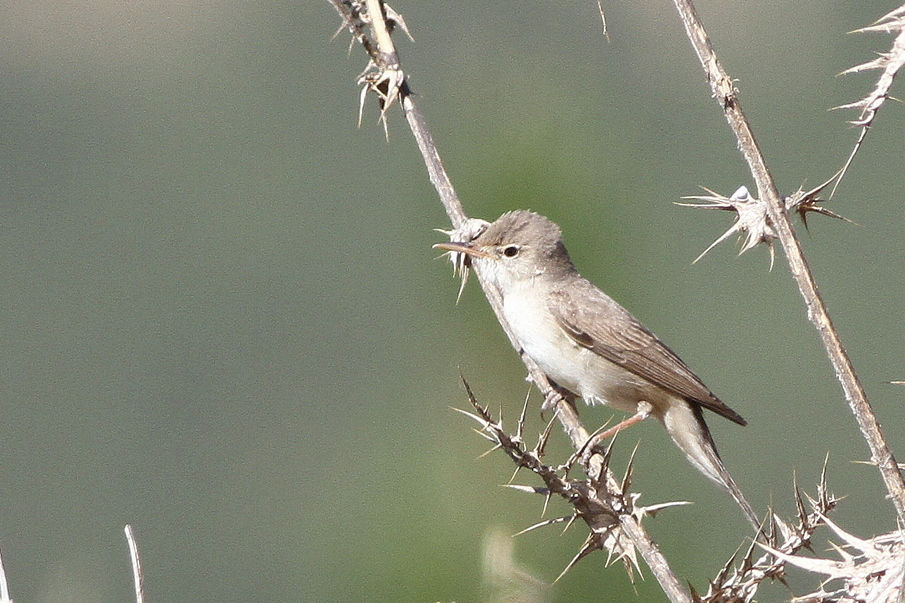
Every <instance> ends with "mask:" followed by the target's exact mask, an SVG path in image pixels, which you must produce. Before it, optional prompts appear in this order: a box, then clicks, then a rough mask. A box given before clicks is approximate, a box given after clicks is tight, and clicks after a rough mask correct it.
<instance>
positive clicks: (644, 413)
mask: <svg viewBox="0 0 905 603" xmlns="http://www.w3.org/2000/svg"><path fill="white" fill-rule="evenodd" d="M653 411H654V407H653V406H651V404H650V402H646V401H644V400H641V401H640V402H638V410H636V411H635V414H633V415H632V416H630V417H629V418H627V419H623V420H622V421H620V422H619V423H617V424H616V425H613V426H612V427H610V428H609V429H607V430H606V431H603V432H601V433H595V434H593V435H592V436H591V437H589V438H588V441H587V442H585V445H584V446H582V450H584V451H586V452H585V454H590V453H591V452H593V451H594V449H595V448H597V445H598V444H600V443H601V442H603V441H605V440H608V439H609V438H612V437H613V436H615V435H616V434H617V433H619V432H620V431H622V430H623V429H625V428H626V427H631V426H632V425H634V424H635V423H640V422H641V421H643V420H644V419H646V418H647V417H649V416H650V414H651V413H652V412H653Z"/></svg>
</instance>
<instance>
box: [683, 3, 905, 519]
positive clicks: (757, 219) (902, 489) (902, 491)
mask: <svg viewBox="0 0 905 603" xmlns="http://www.w3.org/2000/svg"><path fill="white" fill-rule="evenodd" d="M674 2H675V5H676V8H678V10H679V14H680V15H681V17H682V22H683V24H684V25H685V30H686V33H687V34H688V37H689V39H690V40H691V42H692V46H693V47H694V49H695V52H696V53H697V55H698V58H699V60H700V62H701V65H702V67H703V68H704V72H705V73H706V74H707V79H708V81H709V82H710V86H711V90H712V92H713V95H714V97H715V98H716V99H717V101H718V102H719V104H720V107H721V108H722V110H723V113H724V115H725V116H726V119H727V121H728V122H729V125H730V126H731V127H732V130H733V132H734V133H735V136H736V138H737V140H738V144H739V148H740V150H741V151H742V155H743V156H744V157H745V160H746V161H747V163H748V167H749V169H750V170H751V175H752V176H753V178H754V181H755V183H756V184H757V199H753V198H751V196H750V195H749V194H747V191H744V194H738V193H737V194H736V195H733V197H729V198H726V197H716V196H714V197H712V198H704V199H703V200H705V201H708V202H709V204H708V205H706V206H707V207H717V208H719V209H732V210H735V211H736V212H737V213H738V219H737V222H736V224H735V225H734V226H733V227H732V228H731V229H730V230H729V232H727V234H725V235H723V237H721V239H720V240H722V239H723V238H725V237H727V236H729V235H730V234H731V233H732V232H740V233H741V232H744V233H746V235H747V239H746V242H745V247H744V248H743V250H744V249H748V248H750V247H753V246H754V245H756V244H757V243H760V242H764V243H767V244H772V242H773V240H774V239H776V240H778V241H779V242H780V244H781V245H782V247H783V251H784V252H785V255H786V259H787V261H788V262H789V268H790V271H791V272H792V277H793V278H794V279H795V282H796V283H797V284H798V288H799V290H800V291H801V295H802V297H803V298H804V301H805V305H806V306H807V311H808V318H809V319H810V320H811V322H812V323H813V324H814V326H815V327H816V328H817V331H818V332H819V334H820V337H821V339H822V341H823V344H824V347H825V348H826V352H827V355H828V356H829V358H830V362H831V363H832V365H833V368H834V369H835V372H836V377H837V379H839V382H840V383H841V384H842V389H843V391H844V392H845V396H846V399H847V400H848V402H849V405H850V407H851V409H852V412H853V413H854V415H855V418H856V420H857V421H858V426H859V427H860V429H861V433H862V435H863V436H864V439H865V440H866V441H867V444H868V446H869V447H870V450H871V461H872V462H873V463H875V464H876V465H877V467H878V468H879V470H880V474H881V475H882V477H883V481H884V482H885V484H886V489H887V491H888V492H889V495H890V498H891V499H892V502H893V505H895V509H896V512H897V514H898V517H899V521H900V523H903V524H905V481H903V479H902V475H901V473H900V472H899V469H898V466H897V464H896V461H895V457H894V456H893V454H892V450H891V449H890V447H889V445H888V444H887V442H886V439H885V438H884V436H883V433H882V431H881V430H880V424H879V422H878V421H877V418H876V415H875V414H874V412H873V409H872V407H871V405H870V402H869V401H868V400H867V395H866V393H865V391H864V388H863V387H862V385H861V382H860V381H859V379H858V376H857V374H856V373H855V369H854V367H853V366H852V363H851V360H850V359H849V357H848V354H847V353H846V351H845V348H844V347H843V345H842V341H841V340H840V338H839V334H838V332H837V331H836V329H835V327H834V326H833V323H832V320H831V319H830V315H829V313H828V311H827V308H826V304H825V303H824V301H823V299H822V298H821V296H820V293H819V292H818V290H817V284H816V282H815V281H814V277H813V275H812V274H811V271H810V269H809V268H808V263H807V261H806V260H805V257H804V252H803V250H802V248H801V244H800V242H799V240H798V237H797V235H796V234H795V230H794V228H793V227H792V222H791V220H790V217H789V214H790V211H794V212H796V213H799V214H801V215H802V216H804V214H805V213H807V212H808V211H816V212H818V213H824V214H826V213H827V211H826V210H823V211H821V210H822V209H823V208H819V207H818V206H816V203H817V201H818V200H817V198H816V195H817V194H818V193H819V192H820V190H821V189H823V188H824V187H825V186H826V185H827V184H829V182H831V181H832V179H831V180H830V181H827V182H826V183H824V184H822V185H821V186H820V187H818V188H817V189H814V190H813V191H809V192H807V193H796V194H795V195H792V196H791V198H790V199H791V201H790V200H789V199H787V198H785V197H782V196H781V195H780V194H779V191H778V190H777V188H776V184H775V182H774V181H773V176H772V175H771V173H770V171H769V170H768V169H767V165H766V162H765V160H764V157H763V155H762V154H761V152H760V148H759V147H758V145H757V141H756V140H755V138H754V133H753V132H752V131H751V126H750V124H749V123H748V121H747V119H746V118H745V115H744V113H743V112H742V108H741V104H740V102H739V98H738V91H737V90H736V89H735V85H734V84H733V81H732V79H731V78H730V77H729V75H728V74H727V73H726V72H725V70H724V69H723V67H722V65H720V62H719V60H718V59H717V56H716V53H715V52H714V50H713V46H712V45H711V43H710V39H709V38H708V36H707V33H706V32H705V31H704V27H703V25H702V24H701V21H700V19H698V16H697V14H696V12H695V10H694V6H693V5H692V3H691V0H674ZM903 12H905V8H903V9H900V10H899V11H896V12H895V13H890V15H887V17H884V19H886V20H889V19H892V20H893V21H895V23H896V25H895V27H894V28H897V29H898V30H899V31H901V30H902V28H903V23H902V21H901V16H902V13H903ZM884 27H893V26H891V25H884ZM900 38H902V34H900V36H899V38H897V44H898V42H899V39H900ZM901 62H902V59H901V57H899V58H898V59H897V60H895V61H893V62H892V63H890V62H889V61H888V60H887V61H886V62H884V63H883V65H882V67H883V69H884V74H883V77H881V85H878V88H877V90H876V91H875V92H874V93H873V94H871V95H870V96H868V97H867V99H865V100H864V101H862V103H864V105H863V109H864V111H866V112H867V113H863V114H862V115H863V117H864V119H867V121H866V122H865V124H866V125H869V123H870V120H871V119H873V114H874V113H875V112H876V108H877V107H879V103H881V102H882V100H880V99H882V98H885V97H886V94H887V91H888V85H889V83H891V81H892V75H888V74H889V73H890V71H889V70H890V69H891V70H892V71H891V73H893V74H894V73H895V69H898V66H899V65H901ZM877 68H880V65H877ZM884 78H885V79H884ZM877 95H879V96H877ZM856 106H862V105H861V104H860V103H856ZM868 118H869V119H868ZM840 174H841V171H840ZM736 197H737V198H736ZM705 253H706V252H705Z"/></svg>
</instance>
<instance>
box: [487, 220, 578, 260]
mask: <svg viewBox="0 0 905 603" xmlns="http://www.w3.org/2000/svg"><path fill="white" fill-rule="evenodd" d="M473 245H474V246H475V247H477V248H478V249H481V250H483V251H486V252H488V253H490V254H491V255H493V256H495V257H496V258H497V259H499V260H500V261H504V262H505V261H506V260H507V259H508V260H510V261H514V262H517V263H518V264H520V265H521V266H523V267H525V268H526V269H528V270H530V271H531V272H532V273H536V272H538V271H546V272H550V271H553V270H557V269H559V270H564V271H573V270H574V267H573V266H572V260H571V259H570V258H569V252H568V251H566V247H565V245H564V244H563V241H562V231H560V229H559V226H557V225H556V224H555V223H554V222H552V221H551V220H549V219H548V218H546V217H544V216H542V215H540V214H536V213H534V212H532V211H527V210H523V209H519V210H515V211H511V212H508V213H505V214H503V215H502V216H500V217H499V218H497V220H496V221H495V222H493V223H491V224H490V226H488V227H487V230H485V231H484V232H483V233H481V236H479V237H478V238H477V239H475V241H474V243H473ZM509 254H514V255H512V256H510V255H509Z"/></svg>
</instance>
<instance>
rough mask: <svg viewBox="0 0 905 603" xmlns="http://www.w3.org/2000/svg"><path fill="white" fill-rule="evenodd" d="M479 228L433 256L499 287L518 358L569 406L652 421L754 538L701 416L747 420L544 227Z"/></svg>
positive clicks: (748, 510)
mask: <svg viewBox="0 0 905 603" xmlns="http://www.w3.org/2000/svg"><path fill="white" fill-rule="evenodd" d="M485 225H486V228H485V229H484V230H483V232H480V234H478V235H477V236H476V237H474V238H472V239H471V240H464V241H451V242H448V243H438V244H436V245H434V247H435V248H438V249H441V250H444V251H447V252H449V253H450V254H452V255H453V259H454V262H456V261H458V262H465V263H464V265H465V266H468V265H476V267H477V268H478V269H479V270H480V272H481V274H482V275H483V276H484V277H486V278H487V279H488V280H489V281H490V282H491V283H493V284H494V285H495V286H496V288H497V289H498V290H499V292H500V294H501V296H502V312H503V316H504V318H505V320H506V322H507V323H508V324H509V327H510V329H511V330H512V333H513V335H514V337H515V340H516V341H517V343H518V346H519V347H520V349H519V352H520V353H522V354H525V355H527V356H528V357H530V358H531V359H532V360H533V361H534V363H535V364H537V366H538V367H539V368H540V369H541V370H542V371H543V372H544V373H545V374H546V376H547V377H548V379H549V380H550V381H551V383H552V384H553V385H554V387H555V388H556V389H557V390H559V391H561V392H564V393H565V394H566V395H567V396H568V397H569V398H571V399H575V398H581V399H583V400H584V401H585V402H586V403H587V404H590V405H597V404H601V405H606V406H609V407H612V408H615V409H617V410H620V411H625V412H629V413H633V417H631V418H629V419H626V420H625V421H623V422H622V423H620V425H618V426H617V427H616V428H614V429H618V428H622V427H625V426H628V425H629V424H631V423H633V422H637V421H639V420H641V419H644V418H646V417H647V416H652V417H654V418H655V419H657V420H658V421H659V422H660V423H662V424H663V426H664V427H665V428H666V431H667V433H668V434H669V436H670V437H671V438H672V440H673V442H675V444H676V445H677V446H678V447H679V449H680V450H681V451H682V453H683V454H684V455H685V457H686V458H687V459H688V460H689V461H690V462H691V464H692V465H693V466H694V467H695V468H697V469H698V471H700V472H701V473H702V474H704V475H705V476H706V477H707V478H709V479H710V480H712V481H713V482H715V483H716V484H718V485H719V486H721V487H722V488H723V489H724V490H726V491H727V492H728V493H729V495H730V496H731V497H732V498H733V499H734V500H735V502H736V503H737V504H738V505H739V507H741V509H742V511H743V513H744V515H745V517H746V519H747V520H748V522H749V523H750V524H751V525H752V526H753V527H754V528H755V530H756V531H758V532H760V531H761V523H760V520H759V519H758V517H757V514H756V513H755V512H754V509H753V508H752V507H751V505H750V504H749V503H748V501H747V499H746V498H745V496H744V495H743V494H742V491H741V489H740V488H739V487H738V485H737V484H736V482H735V480H734V479H733V478H732V476H731V475H730V474H729V471H728V470H727V469H726V466H725V465H724V464H723V461H722V459H721V458H720V455H719V453H718V452H717V449H716V444H715V443H714V440H713V436H712V435H711V433H710V428H709V427H708V426H707V423H706V421H705V419H704V411H705V410H708V411H712V412H714V413H716V414H717V415H720V416H722V417H725V418H726V419H729V420H730V421H733V422H735V423H737V424H739V425H742V426H744V425H746V424H747V423H746V421H745V419H743V418H742V416H741V415H739V414H738V413H737V412H735V411H734V410H732V409H731V408H729V406H727V405H726V404H724V403H723V402H722V401H721V400H720V399H719V398H717V397H716V395H714V394H713V392H711V391H710V389H708V388H707V386H706V385H704V383H703V381H701V379H700V378H699V377H698V376H697V375H696V374H695V373H694V372H693V371H692V370H691V369H690V368H689V367H688V365H687V364H685V362H683V361H682V359H681V358H679V356H678V355H677V354H676V353H675V352H673V351H672V350H671V349H670V348H669V347H668V346H667V345H666V344H665V343H663V342H662V341H660V339H659V338H657V336H656V335H654V334H653V333H652V332H651V331H650V330H648V329H647V328H646V327H645V326H644V325H643V324H641V322H640V321H639V320H638V319H636V318H635V317H634V316H632V314H630V313H629V312H628V310H626V309H625V308H623V307H622V306H621V305H619V303H617V302H616V301H615V300H613V299H612V298H611V297H610V296H608V295H607V294H606V293H604V292H603V291H601V290H600V289H599V288H597V287H596V286H594V285H593V284H592V283H591V282H590V281H588V280H587V279H586V278H584V277H583V276H581V275H580V274H579V272H578V270H577V269H576V268H575V265H574V264H573V263H572V259H571V258H570V256H569V252H568V251H567V250H566V247H565V244H564V243H563V237H562V231H561V230H560V228H559V226H557V225H556V224H555V223H554V222H552V221H551V220H550V219H548V218H546V217H544V216H542V215H540V214H537V213H534V212H531V211H526V210H516V211H511V212H508V213H505V214H503V215H502V216H500V217H499V218H498V219H497V220H496V221H494V222H491V223H489V224H486V223H485ZM453 232H454V233H455V232H457V231H453ZM453 236H455V234H453ZM463 238H464V237H463ZM456 254H461V255H456ZM459 265H463V264H461V263H460V264H459ZM548 401H549V398H548Z"/></svg>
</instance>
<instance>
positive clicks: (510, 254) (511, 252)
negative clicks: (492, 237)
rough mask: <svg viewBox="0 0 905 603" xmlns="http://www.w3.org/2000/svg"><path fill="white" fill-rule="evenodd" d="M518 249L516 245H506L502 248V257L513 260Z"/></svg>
mask: <svg viewBox="0 0 905 603" xmlns="http://www.w3.org/2000/svg"><path fill="white" fill-rule="evenodd" d="M518 252H519V247H518V245H507V246H506V247H504V248H503V255H505V256H506V257H507V258H514V257H515V256H517V255H518Z"/></svg>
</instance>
